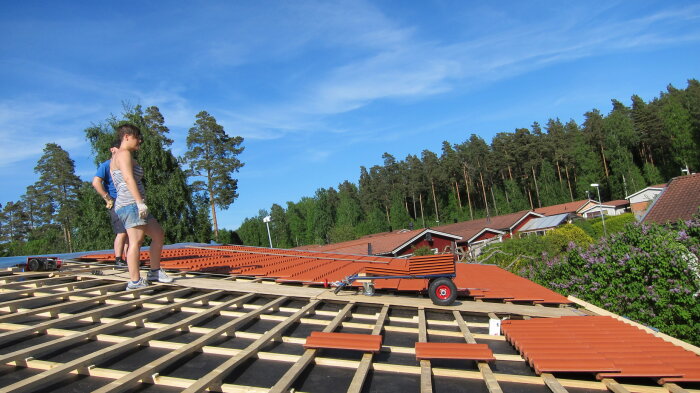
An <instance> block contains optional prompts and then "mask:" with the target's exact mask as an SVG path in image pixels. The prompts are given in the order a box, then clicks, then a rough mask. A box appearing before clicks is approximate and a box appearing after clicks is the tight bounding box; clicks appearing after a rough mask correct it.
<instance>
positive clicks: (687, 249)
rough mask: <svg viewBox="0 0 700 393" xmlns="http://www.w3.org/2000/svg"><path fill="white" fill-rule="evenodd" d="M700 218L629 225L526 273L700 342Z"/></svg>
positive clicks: (652, 325) (677, 335) (620, 312)
mask: <svg viewBox="0 0 700 393" xmlns="http://www.w3.org/2000/svg"><path fill="white" fill-rule="evenodd" d="M699 249H700V219H698V218H695V219H692V220H688V221H685V222H679V223H678V224H677V225H674V226H670V227H665V226H659V225H655V224H651V225H649V224H636V223H635V224H628V225H627V226H626V227H625V229H624V231H622V232H618V233H616V234H613V235H611V236H609V237H607V238H601V239H600V240H599V241H598V243H596V244H593V245H591V246H589V247H587V248H581V247H578V246H576V245H574V244H572V245H571V247H570V248H569V250H568V252H566V253H564V254H562V255H561V256H560V257H553V258H548V257H546V256H545V257H544V258H543V259H544V263H541V264H533V265H531V266H528V267H526V268H524V269H523V270H522V271H521V272H520V273H521V275H523V276H525V277H528V278H530V279H531V280H533V281H535V282H538V283H539V284H541V285H544V286H547V287H549V288H551V289H553V290H555V291H557V292H559V293H562V294H564V295H569V294H570V295H574V296H576V297H578V298H580V299H583V300H586V301H588V302H591V303H593V304H596V305H598V306H600V307H603V308H605V309H607V310H609V311H611V312H614V313H616V314H619V315H622V316H625V317H627V318H630V319H632V320H636V321H638V322H640V323H643V324H645V325H649V326H651V327H654V328H657V329H659V330H661V331H662V332H664V333H667V334H669V335H672V336H675V337H678V338H681V339H684V340H686V341H689V342H692V343H693V344H695V345H698V344H700V333H699V332H700V299H699V298H698V297H699V296H700V264H699V263H698V255H699Z"/></svg>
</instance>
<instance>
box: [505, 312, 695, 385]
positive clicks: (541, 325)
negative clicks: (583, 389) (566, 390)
mask: <svg viewBox="0 0 700 393" xmlns="http://www.w3.org/2000/svg"><path fill="white" fill-rule="evenodd" d="M501 330H502V331H503V334H504V335H505V336H506V339H507V340H508V341H510V343H511V344H513V346H514V347H515V348H516V349H517V350H518V351H520V354H521V355H522V356H523V357H524V358H525V360H526V361H528V362H529V364H530V365H531V366H532V367H534V369H535V371H536V372H537V373H538V374H539V373H543V372H547V373H552V372H589V373H595V374H597V375H596V376H597V377H598V378H599V379H602V378H638V377H651V378H657V379H660V381H659V382H660V383H664V382H700V356H698V355H696V354H695V353H692V352H690V351H687V350H685V349H683V348H681V347H679V346H676V345H674V344H672V343H670V342H668V341H664V340H663V339H661V338H659V337H655V336H653V335H651V334H649V333H647V332H645V331H643V330H641V329H639V328H637V327H635V326H632V325H629V324H626V323H624V322H622V321H618V320H617V319H614V318H611V317H606V316H585V317H584V316H576V317H560V318H551V319H550V318H537V319H529V320H505V321H503V322H502V324H501Z"/></svg>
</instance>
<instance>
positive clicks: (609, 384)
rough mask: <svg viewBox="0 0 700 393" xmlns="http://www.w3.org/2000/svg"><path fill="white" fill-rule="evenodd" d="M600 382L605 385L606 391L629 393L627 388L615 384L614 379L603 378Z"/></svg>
mask: <svg viewBox="0 0 700 393" xmlns="http://www.w3.org/2000/svg"><path fill="white" fill-rule="evenodd" d="M600 382H602V383H603V384H605V386H606V387H607V388H608V390H610V391H611V392H613V393H630V391H629V390H627V388H625V387H624V386H622V385H620V384H619V383H617V381H615V380H614V379H611V378H603V379H602V380H601V381H600Z"/></svg>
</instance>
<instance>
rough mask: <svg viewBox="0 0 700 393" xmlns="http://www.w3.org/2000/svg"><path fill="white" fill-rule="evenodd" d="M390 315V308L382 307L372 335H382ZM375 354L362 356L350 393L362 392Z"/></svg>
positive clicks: (351, 383) (349, 389)
mask: <svg viewBox="0 0 700 393" xmlns="http://www.w3.org/2000/svg"><path fill="white" fill-rule="evenodd" d="M388 314H389V306H384V307H382V311H381V312H380V313H379V316H378V317H377V323H375V324H374V329H372V334H381V333H382V327H383V326H384V321H386V316H387V315H388ZM373 357H374V354H371V353H365V354H364V355H362V360H360V364H359V366H358V367H357V370H356V371H355V375H354V376H353V377H352V381H351V382H350V387H349V388H348V393H360V392H361V391H362V385H363V384H364V383H365V379H366V378H367V374H369V370H370V366H371V365H372V358H373Z"/></svg>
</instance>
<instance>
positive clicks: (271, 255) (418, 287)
mask: <svg viewBox="0 0 700 393" xmlns="http://www.w3.org/2000/svg"><path fill="white" fill-rule="evenodd" d="M453 257H454V256H453V255H452V254H440V255H436V256H434V258H436V260H437V259H442V258H453ZM84 258H86V259H105V260H114V254H100V255H97V254H96V255H87V256H85V257H84ZM148 258H149V254H148V252H147V251H144V252H141V260H143V261H147V260H148ZM414 258H417V259H420V258H424V257H414ZM161 266H162V267H163V268H165V269H173V270H183V271H199V272H208V273H220V274H231V275H235V276H245V277H258V278H266V279H273V280H276V281H277V282H280V283H302V284H307V285H326V284H328V283H333V282H336V281H341V280H343V279H345V278H346V277H348V276H351V275H354V274H358V273H361V272H364V271H366V270H367V269H368V268H372V267H377V268H379V267H381V268H388V269H405V270H408V260H407V259H405V258H391V257H378V256H367V255H350V254H338V253H321V252H310V251H301V250H285V249H270V248H262V247H248V246H212V247H206V248H200V247H197V248H194V247H188V248H179V249H169V250H163V252H162V260H161ZM370 270H371V269H370ZM421 272H422V273H423V274H425V270H421ZM456 274H457V276H456V277H455V279H454V282H455V285H456V286H457V288H458V289H459V290H462V291H463V292H464V291H467V290H468V292H467V293H468V294H469V295H470V296H474V297H478V298H482V299H495V300H504V299H505V300H513V301H526V302H537V303H556V304H568V303H571V302H570V301H569V300H568V299H567V298H565V297H564V296H561V295H559V294H557V293H555V292H553V291H550V290H548V289H546V288H544V287H541V286H539V285H537V284H535V283H534V282H532V281H529V280H527V279H524V278H522V277H518V276H517V275H515V274H512V273H509V272H507V271H505V270H503V269H501V268H499V267H497V266H492V265H473V264H464V263H458V264H456ZM354 285H357V286H359V285H362V284H361V283H357V282H356V283H354ZM427 287H428V280H425V279H381V280H376V281H375V288H376V289H388V290H396V291H411V292H420V291H424V290H426V289H427Z"/></svg>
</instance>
